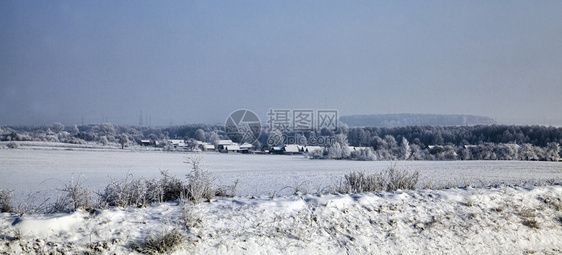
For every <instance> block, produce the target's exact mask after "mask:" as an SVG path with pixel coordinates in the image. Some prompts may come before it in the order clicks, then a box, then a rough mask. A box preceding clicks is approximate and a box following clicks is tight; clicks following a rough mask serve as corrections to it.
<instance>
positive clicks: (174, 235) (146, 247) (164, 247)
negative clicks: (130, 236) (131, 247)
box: [135, 228, 184, 254]
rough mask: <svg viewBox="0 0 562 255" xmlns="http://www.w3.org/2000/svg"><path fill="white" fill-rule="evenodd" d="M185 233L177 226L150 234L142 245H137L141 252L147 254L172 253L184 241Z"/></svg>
mask: <svg viewBox="0 0 562 255" xmlns="http://www.w3.org/2000/svg"><path fill="white" fill-rule="evenodd" d="M183 240H184V235H183V234H182V233H181V231H180V230H179V229H177V228H174V229H173V230H172V231H165V232H162V233H159V234H155V235H151V236H149V237H148V238H147V239H146V240H145V241H144V244H143V246H142V247H135V249H136V250H137V251H139V252H142V253H146V254H162V253H165V254H170V253H173V252H174V251H176V250H177V249H178V246H179V245H180V244H181V243H182V242H183Z"/></svg>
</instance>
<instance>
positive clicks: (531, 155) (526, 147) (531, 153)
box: [519, 143, 538, 160]
mask: <svg viewBox="0 0 562 255" xmlns="http://www.w3.org/2000/svg"><path fill="white" fill-rule="evenodd" d="M519 157H521V159H522V160H538V157H537V154H536V152H535V150H534V148H533V145H531V144H528V143H524V144H523V145H521V147H519Z"/></svg>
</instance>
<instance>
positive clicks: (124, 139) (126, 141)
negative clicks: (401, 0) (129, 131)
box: [119, 133, 129, 149]
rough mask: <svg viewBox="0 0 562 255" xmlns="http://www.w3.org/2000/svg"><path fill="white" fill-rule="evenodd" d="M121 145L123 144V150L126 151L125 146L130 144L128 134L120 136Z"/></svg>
mask: <svg viewBox="0 0 562 255" xmlns="http://www.w3.org/2000/svg"><path fill="white" fill-rule="evenodd" d="M119 144H121V149H125V146H128V144H129V137H128V136H127V135H126V134H124V133H123V134H121V135H120V136H119Z"/></svg>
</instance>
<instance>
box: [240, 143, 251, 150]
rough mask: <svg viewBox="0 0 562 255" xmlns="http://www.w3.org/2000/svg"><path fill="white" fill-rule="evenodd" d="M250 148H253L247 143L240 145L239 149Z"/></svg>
mask: <svg viewBox="0 0 562 255" xmlns="http://www.w3.org/2000/svg"><path fill="white" fill-rule="evenodd" d="M252 147H254V146H253V145H251V144H249V143H244V144H242V145H240V148H241V149H251V148H252Z"/></svg>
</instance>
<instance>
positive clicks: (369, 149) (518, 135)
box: [0, 123, 562, 161]
mask: <svg viewBox="0 0 562 255" xmlns="http://www.w3.org/2000/svg"><path fill="white" fill-rule="evenodd" d="M274 132H275V131H274ZM274 132H268V130H267V129H263V131H262V134H261V136H260V137H259V139H258V141H256V142H255V143H254V147H255V149H257V150H259V149H262V148H264V147H266V146H267V142H268V138H269V137H270V136H272V135H273V133H274ZM284 134H286V135H287V136H297V137H298V136H303V137H306V138H310V137H336V138H337V139H336V144H332V145H329V146H326V148H324V149H323V150H322V151H317V152H315V153H314V155H312V157H315V158H334V159H363V160H547V161H558V160H560V156H561V155H560V153H561V151H560V144H561V143H562V128H560V127H552V126H515V125H477V126H406V127H347V126H346V125H343V126H342V127H340V128H339V129H338V130H337V131H335V132H334V131H331V130H327V129H324V130H321V131H312V132H305V133H284ZM170 139H182V140H185V141H186V142H187V143H186V144H188V145H191V146H196V144H197V143H196V141H203V142H208V143H216V142H218V140H219V139H227V137H226V134H225V132H224V127H223V126H222V125H196V124H194V125H182V126H174V127H167V128H149V127H132V126H120V125H114V124H111V123H104V124H92V125H84V126H76V125H74V126H70V127H67V126H64V125H62V124H60V123H55V124H53V125H43V126H17V127H16V126H10V127H0V141H10V142H13V143H17V142H18V141H50V142H63V143H75V144H81V143H86V142H96V143H99V144H102V145H106V144H108V143H122V142H123V141H126V143H128V144H140V142H141V140H149V141H150V142H151V143H152V144H153V145H156V144H158V146H161V147H162V148H163V149H165V150H173V148H171V147H170V146H169V143H167V142H166V141H167V140H170ZM274 145H283V142H281V143H280V144H274ZM302 145H306V144H302ZM309 145H310V144H309ZM353 147H357V148H353ZM359 150H360V151H359Z"/></svg>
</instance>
